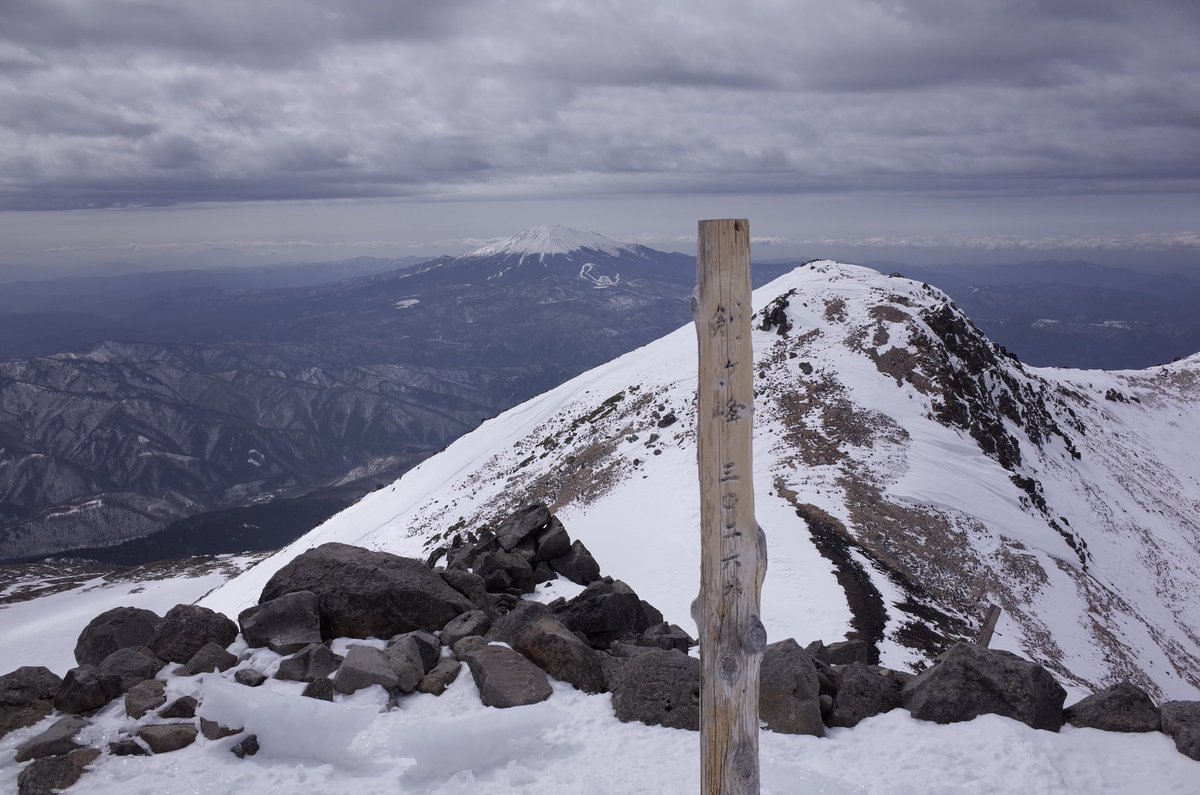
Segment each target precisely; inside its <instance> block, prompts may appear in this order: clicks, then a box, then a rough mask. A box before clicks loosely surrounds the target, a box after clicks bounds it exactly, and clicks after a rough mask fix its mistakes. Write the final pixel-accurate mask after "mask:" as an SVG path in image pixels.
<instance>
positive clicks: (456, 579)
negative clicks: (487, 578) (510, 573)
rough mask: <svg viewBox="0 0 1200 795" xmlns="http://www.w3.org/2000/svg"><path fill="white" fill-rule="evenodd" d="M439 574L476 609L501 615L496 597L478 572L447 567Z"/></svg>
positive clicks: (490, 614)
mask: <svg viewBox="0 0 1200 795" xmlns="http://www.w3.org/2000/svg"><path fill="white" fill-rule="evenodd" d="M438 574H439V575H440V576H441V578H442V580H443V581H444V582H445V583H446V584H447V585H449V586H450V587H451V588H453V589H454V590H455V591H457V592H458V593H459V594H461V595H462V596H463V597H465V598H466V599H467V600H469V601H470V602H471V604H472V605H474V606H475V608H476V609H479V610H482V611H483V612H484V613H486V614H487V616H488V618H495V617H496V616H498V615H500V611H499V610H497V609H496V603H495V600H494V598H493V597H492V595H491V594H489V593H488V589H487V583H485V582H484V581H483V578H482V577H480V576H479V575H478V574H475V573H474V572H470V571H462V570H459V569H447V570H446V571H440V572H438ZM446 645H448V646H449V645H453V644H446Z"/></svg>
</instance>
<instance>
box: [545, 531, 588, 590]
mask: <svg viewBox="0 0 1200 795" xmlns="http://www.w3.org/2000/svg"><path fill="white" fill-rule="evenodd" d="M546 562H547V563H549V564H550V568H552V569H554V570H555V571H556V572H558V573H559V574H561V575H562V576H564V577H566V578H567V579H568V580H570V581H571V582H573V583H576V584H578V585H588V584H590V583H593V582H595V581H596V580H598V579H600V564H599V563H597V562H596V559H595V558H593V557H592V553H591V552H589V551H588V548H587V547H585V546H584V545H583V542H582V541H575V542H573V543H572V544H571V549H570V551H568V552H567V554H565V555H562V556H561V557H557V558H552V559H551V560H548V561H546Z"/></svg>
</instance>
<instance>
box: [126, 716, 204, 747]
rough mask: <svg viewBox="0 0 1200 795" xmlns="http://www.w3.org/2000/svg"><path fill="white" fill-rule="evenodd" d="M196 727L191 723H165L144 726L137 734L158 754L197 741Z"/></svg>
mask: <svg viewBox="0 0 1200 795" xmlns="http://www.w3.org/2000/svg"><path fill="white" fill-rule="evenodd" d="M197 733H198V732H197V731H196V727H195V726H193V725H192V724H190V723H164V724H160V725H157V726H143V727H142V728H140V729H138V733H137V736H138V737H139V738H141V740H142V742H144V743H145V744H146V745H148V746H149V747H150V750H151V751H153V752H154V753H156V754H166V753H170V752H171V751H178V750H179V749H181V748H187V747H188V746H189V745H191V744H192V743H194V742H196V734H197Z"/></svg>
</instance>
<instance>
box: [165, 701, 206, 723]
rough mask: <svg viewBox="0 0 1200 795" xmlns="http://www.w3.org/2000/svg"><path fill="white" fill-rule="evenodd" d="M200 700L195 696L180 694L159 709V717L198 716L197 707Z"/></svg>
mask: <svg viewBox="0 0 1200 795" xmlns="http://www.w3.org/2000/svg"><path fill="white" fill-rule="evenodd" d="M199 703H200V702H198V701H196V699H195V697H194V696H180V697H179V698H177V699H175V700H174V701H172V702H171V703H170V704H167V705H166V706H165V707H163V708H162V709H160V710H159V711H158V717H160V718H165V719H168V720H170V719H180V718H194V717H196V707H197V706H198V705H199Z"/></svg>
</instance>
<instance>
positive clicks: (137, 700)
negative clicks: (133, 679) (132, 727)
mask: <svg viewBox="0 0 1200 795" xmlns="http://www.w3.org/2000/svg"><path fill="white" fill-rule="evenodd" d="M166 690H167V686H166V685H165V684H163V683H162V682H160V681H158V680H157V679H147V680H146V681H145V682H142V683H141V684H138V685H134V686H133V687H131V688H129V692H128V693H126V694H125V714H126V715H128V716H129V717H131V718H135V719H136V718H140V717H142V716H143V715H145V714H146V713H147V712H149V711H150V710H152V709H158V708H159V707H161V706H162V705H163V704H166V703H167V693H166Z"/></svg>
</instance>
